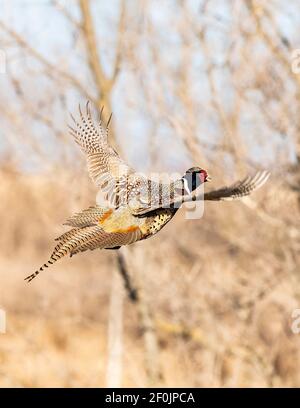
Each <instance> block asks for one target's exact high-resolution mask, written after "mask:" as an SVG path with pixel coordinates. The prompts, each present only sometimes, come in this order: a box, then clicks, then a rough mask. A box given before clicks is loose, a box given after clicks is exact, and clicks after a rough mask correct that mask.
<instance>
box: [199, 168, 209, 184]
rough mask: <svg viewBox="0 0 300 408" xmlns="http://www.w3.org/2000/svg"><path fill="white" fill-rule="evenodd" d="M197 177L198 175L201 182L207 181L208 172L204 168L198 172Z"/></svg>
mask: <svg viewBox="0 0 300 408" xmlns="http://www.w3.org/2000/svg"><path fill="white" fill-rule="evenodd" d="M199 177H200V180H201V183H205V182H206V181H207V177H208V174H207V172H206V171H205V170H201V171H200V172H199Z"/></svg>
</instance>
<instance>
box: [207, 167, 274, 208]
mask: <svg viewBox="0 0 300 408" xmlns="http://www.w3.org/2000/svg"><path fill="white" fill-rule="evenodd" d="M269 177H270V173H269V172H267V171H262V172H258V173H256V174H255V175H254V176H248V177H246V178H245V179H244V180H242V181H238V182H237V183H235V184H233V185H231V186H229V187H222V188H220V189H218V190H213V191H209V192H207V193H204V197H203V199H204V200H210V201H220V200H223V201H225V200H227V201H230V200H236V199H239V198H242V197H245V196H247V195H249V194H250V193H252V191H254V190H257V189H258V188H260V187H261V186H262V185H263V184H265V183H266V181H267V180H268V178H269Z"/></svg>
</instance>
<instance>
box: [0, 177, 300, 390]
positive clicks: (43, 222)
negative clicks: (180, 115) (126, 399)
mask: <svg viewBox="0 0 300 408" xmlns="http://www.w3.org/2000/svg"><path fill="white" fill-rule="evenodd" d="M58 176H59V177H58ZM0 177H1V196H0V210H1V211H0V212H1V214H2V220H1V230H2V234H1V237H0V241H1V245H0V248H1V253H0V257H1V286H0V298H1V303H2V307H3V308H4V309H5V310H6V313H7V333H6V334H2V335H0V362H1V365H0V367H1V370H0V386H1V387H4V386H8V387H18V386H21V387H29V386H30V387H45V386H46V387H53V386H60V387H78V386H87V387H92V386H105V385H106V372H107V359H108V321H109V302H110V300H109V298H110V288H111V284H112V279H111V278H112V273H113V270H114V268H115V267H116V265H115V253H114V252H113V251H111V252H110V251H104V250H103V251H94V252H86V253H84V254H80V255H77V256H75V257H74V258H72V259H67V258H65V259H63V260H61V261H60V262H58V263H57V265H55V266H53V268H52V269H51V270H50V269H49V270H47V271H45V272H44V273H43V274H41V275H40V276H39V277H38V278H37V279H36V280H34V281H33V282H32V283H31V284H29V285H28V284H26V283H25V282H24V281H23V278H24V277H25V276H26V275H28V274H30V273H31V272H32V271H33V270H35V269H36V268H37V267H38V266H39V265H40V264H41V263H43V262H44V261H45V260H46V259H47V257H48V256H49V253H50V251H51V249H52V246H53V239H54V237H55V236H56V235H58V234H60V233H61V232H62V231H63V227H62V226H61V225H60V224H61V223H62V222H63V221H64V219H65V218H67V217H68V215H69V214H71V213H73V212H74V211H76V210H79V209H80V208H84V207H85V206H87V205H89V204H91V203H93V198H92V197H93V194H92V193H93V191H92V188H91V187H90V184H89V182H88V179H87V177H86V176H82V181H81V182H80V184H79V186H78V179H77V181H76V183H77V186H78V188H77V193H76V194H75V193H74V190H73V187H74V183H75V181H74V179H72V177H71V175H70V176H68V175H66V174H65V173H62V174H53V175H52V176H51V177H46V176H44V177H43V176H24V175H23V176H21V175H19V174H18V173H16V172H14V171H12V170H8V169H6V170H2V172H1V176H0ZM280 187H281V188H279V185H278V183H277V182H276V181H275V180H274V179H273V180H271V181H270V182H269V183H268V185H266V186H265V187H264V188H263V189H262V190H261V191H260V192H258V193H256V197H257V201H258V202H259V201H260V200H265V202H264V204H263V207H267V208H268V217H269V218H268V219H264V217H266V215H265V213H260V215H258V214H257V212H256V211H253V210H251V209H249V208H248V207H246V206H245V205H244V204H243V203H224V204H223V206H219V205H216V204H214V203H212V204H210V205H207V206H206V209H205V214H204V217H203V219H201V220H185V218H184V210H182V211H180V213H178V214H177V216H176V218H175V219H174V220H173V222H172V223H170V224H169V225H168V226H167V227H166V228H165V229H164V230H163V231H162V232H161V233H160V234H158V235H157V236H156V237H154V238H152V239H151V240H148V241H145V242H142V243H138V244H135V245H133V246H132V247H131V248H130V257H131V258H132V262H133V267H134V268H135V273H139V271H140V270H141V269H142V270H143V279H144V282H145V286H146V288H147V293H148V297H149V303H150V306H151V309H152V313H153V315H154V320H155V325H156V328H157V337H158V342H159V363H160V370H161V377H160V379H159V381H158V382H157V383H156V385H159V386H180V387H184V386H196V387H200V386H201V387H202V386H208V387H215V386H262V387H266V386H299V385H300V372H299V364H300V347H299V345H300V335H296V334H293V333H292V330H291V324H292V321H291V314H292V311H293V310H294V309H296V308H299V307H300V299H299V288H300V286H299V269H298V270H296V269H295V264H297V265H298V266H299V251H298V252H296V249H295V252H294V254H297V255H296V256H297V259H290V251H291V248H293V246H294V245H296V241H295V239H294V236H293V234H295V233H296V232H295V231H293V229H292V228H291V227H290V228H289V229H288V228H284V225H280V222H283V221H281V218H280V214H281V213H282V211H284V212H285V209H286V208H289V214H291V217H292V214H293V213H295V212H296V211H298V207H297V202H296V199H295V197H294V196H293V195H292V194H290V195H288V192H285V191H284V190H282V186H280ZM286 194H287V195H288V204H287V203H286V198H284V196H286ZM275 195H276V200H274V197H275ZM221 207H222V208H221ZM285 216H288V215H286V212H285ZM298 246H299V243H298ZM123 313H124V328H123V355H122V365H123V376H122V385H123V386H137V387H139V386H145V385H147V375H146V372H145V362H144V359H145V349H144V343H143V339H142V332H141V330H140V329H139V327H140V324H139V320H138V316H137V312H136V307H135V305H134V304H132V303H131V302H130V301H129V300H127V299H126V300H125V304H124V311H123Z"/></svg>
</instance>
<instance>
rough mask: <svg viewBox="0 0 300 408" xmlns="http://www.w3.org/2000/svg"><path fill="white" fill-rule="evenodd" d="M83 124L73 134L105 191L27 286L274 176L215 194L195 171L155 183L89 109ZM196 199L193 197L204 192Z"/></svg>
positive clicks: (200, 171)
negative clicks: (123, 154) (185, 210)
mask: <svg viewBox="0 0 300 408" xmlns="http://www.w3.org/2000/svg"><path fill="white" fill-rule="evenodd" d="M79 112H80V120H79V121H77V120H75V119H74V118H73V117H72V118H73V120H74V124H75V127H74V128H72V127H70V131H71V134H72V135H73V137H74V139H75V141H76V142H77V143H78V144H79V146H80V147H81V149H82V150H83V152H84V153H85V154H86V156H87V163H88V169H89V174H90V176H91V178H92V180H93V181H94V182H95V184H96V186H97V187H98V188H99V189H100V190H101V191H102V192H104V195H105V201H104V202H103V201H101V203H99V202H98V204H96V205H95V206H93V207H90V208H88V209H86V210H84V211H82V212H80V213H78V214H75V215H74V216H72V217H71V218H69V219H68V220H67V221H66V223H65V225H68V226H70V227H72V229H70V230H69V231H68V232H66V233H64V234H63V235H61V236H60V237H58V238H57V239H56V241H58V242H57V245H56V247H55V248H54V251H53V253H52V255H51V256H50V259H49V261H48V262H47V263H45V264H44V265H43V266H41V267H40V269H39V270H37V271H36V272H34V273H33V274H32V275H29V276H28V277H27V278H25V279H26V280H27V281H28V282H30V281H31V280H32V279H34V278H35V277H36V276H37V275H38V274H39V273H40V272H41V271H43V270H44V269H45V268H48V267H49V266H50V265H52V264H53V263H54V262H56V261H58V260H59V259H60V258H62V257H64V256H65V255H70V256H73V255H75V254H77V253H78V252H83V251H86V250H88V249H90V250H94V249H97V248H99V249H118V248H120V247H121V246H122V245H128V244H131V243H133V242H136V241H140V240H143V239H146V238H149V237H151V236H153V235H154V234H156V233H157V232H158V231H160V230H161V229H162V228H163V227H164V226H165V225H166V224H167V223H168V222H169V221H170V220H171V219H172V218H173V216H174V215H175V213H176V212H177V210H178V208H180V206H181V205H182V203H183V202H187V201H194V200H214V201H219V200H233V199H238V198H241V197H244V196H247V195H249V194H250V193H251V192H252V191H254V190H256V189H257V188H259V187H261V186H262V185H263V184H264V183H265V182H266V181H267V179H268V177H269V173H268V172H266V171H263V172H258V173H256V174H255V175H254V176H248V177H246V178H245V179H244V180H242V181H239V182H237V183H235V184H233V185H232V186H229V187H223V188H220V189H217V190H213V191H210V192H203V191H202V189H201V188H200V189H198V188H199V187H201V186H203V184H204V183H205V182H207V181H209V180H210V178H209V176H208V174H207V172H206V171H205V170H203V169H201V168H200V167H192V168H190V169H189V170H187V171H186V173H185V174H184V176H183V177H181V178H179V179H178V180H175V181H172V182H167V183H165V182H159V181H153V180H151V179H149V178H147V177H146V176H144V175H142V174H139V173H136V172H135V170H134V169H132V168H131V167H129V166H128V165H127V164H126V163H125V162H124V161H123V160H122V159H121V158H120V157H119V155H118V153H117V152H116V151H115V150H114V149H113V148H112V147H111V146H110V145H109V143H108V125H109V121H108V123H107V125H106V126H104V125H103V121H102V120H101V114H100V123H98V124H96V123H95V122H94V120H93V118H92V115H91V112H90V109H89V105H88V104H87V106H86V112H85V113H82V111H81V109H80V107H79ZM199 190H201V191H200V192H199V194H198V195H196V194H195V193H194V192H195V191H199Z"/></svg>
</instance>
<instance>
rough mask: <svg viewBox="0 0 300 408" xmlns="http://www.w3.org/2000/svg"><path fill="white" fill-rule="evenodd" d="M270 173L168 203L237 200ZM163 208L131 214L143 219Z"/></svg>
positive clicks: (264, 172) (172, 204)
mask: <svg viewBox="0 0 300 408" xmlns="http://www.w3.org/2000/svg"><path fill="white" fill-rule="evenodd" d="M269 177H270V173H269V172H267V171H262V172H258V173H256V174H255V175H254V176H247V177H246V178H245V179H243V180H242V181H238V182H236V183H234V184H233V185H231V186H229V187H222V188H220V189H218V190H213V191H209V192H207V193H203V192H200V193H199V194H190V195H183V196H181V197H180V198H179V199H178V198H176V197H175V199H174V200H173V201H171V202H170V207H171V208H177V209H178V208H179V207H181V205H182V204H183V203H184V202H190V201H200V200H210V201H221V200H223V201H225V200H228V201H230V200H237V199H240V198H242V197H245V196H247V195H249V194H251V193H252V192H253V191H254V190H257V189H258V188H260V187H261V186H262V185H263V184H265V183H266V181H267V180H268V178H269ZM161 207H163V206H153V207H151V208H147V207H146V208H137V209H135V210H133V211H132V214H133V215H135V216H137V217H144V216H146V215H147V214H148V213H149V212H152V211H154V210H156V209H158V208H161Z"/></svg>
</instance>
